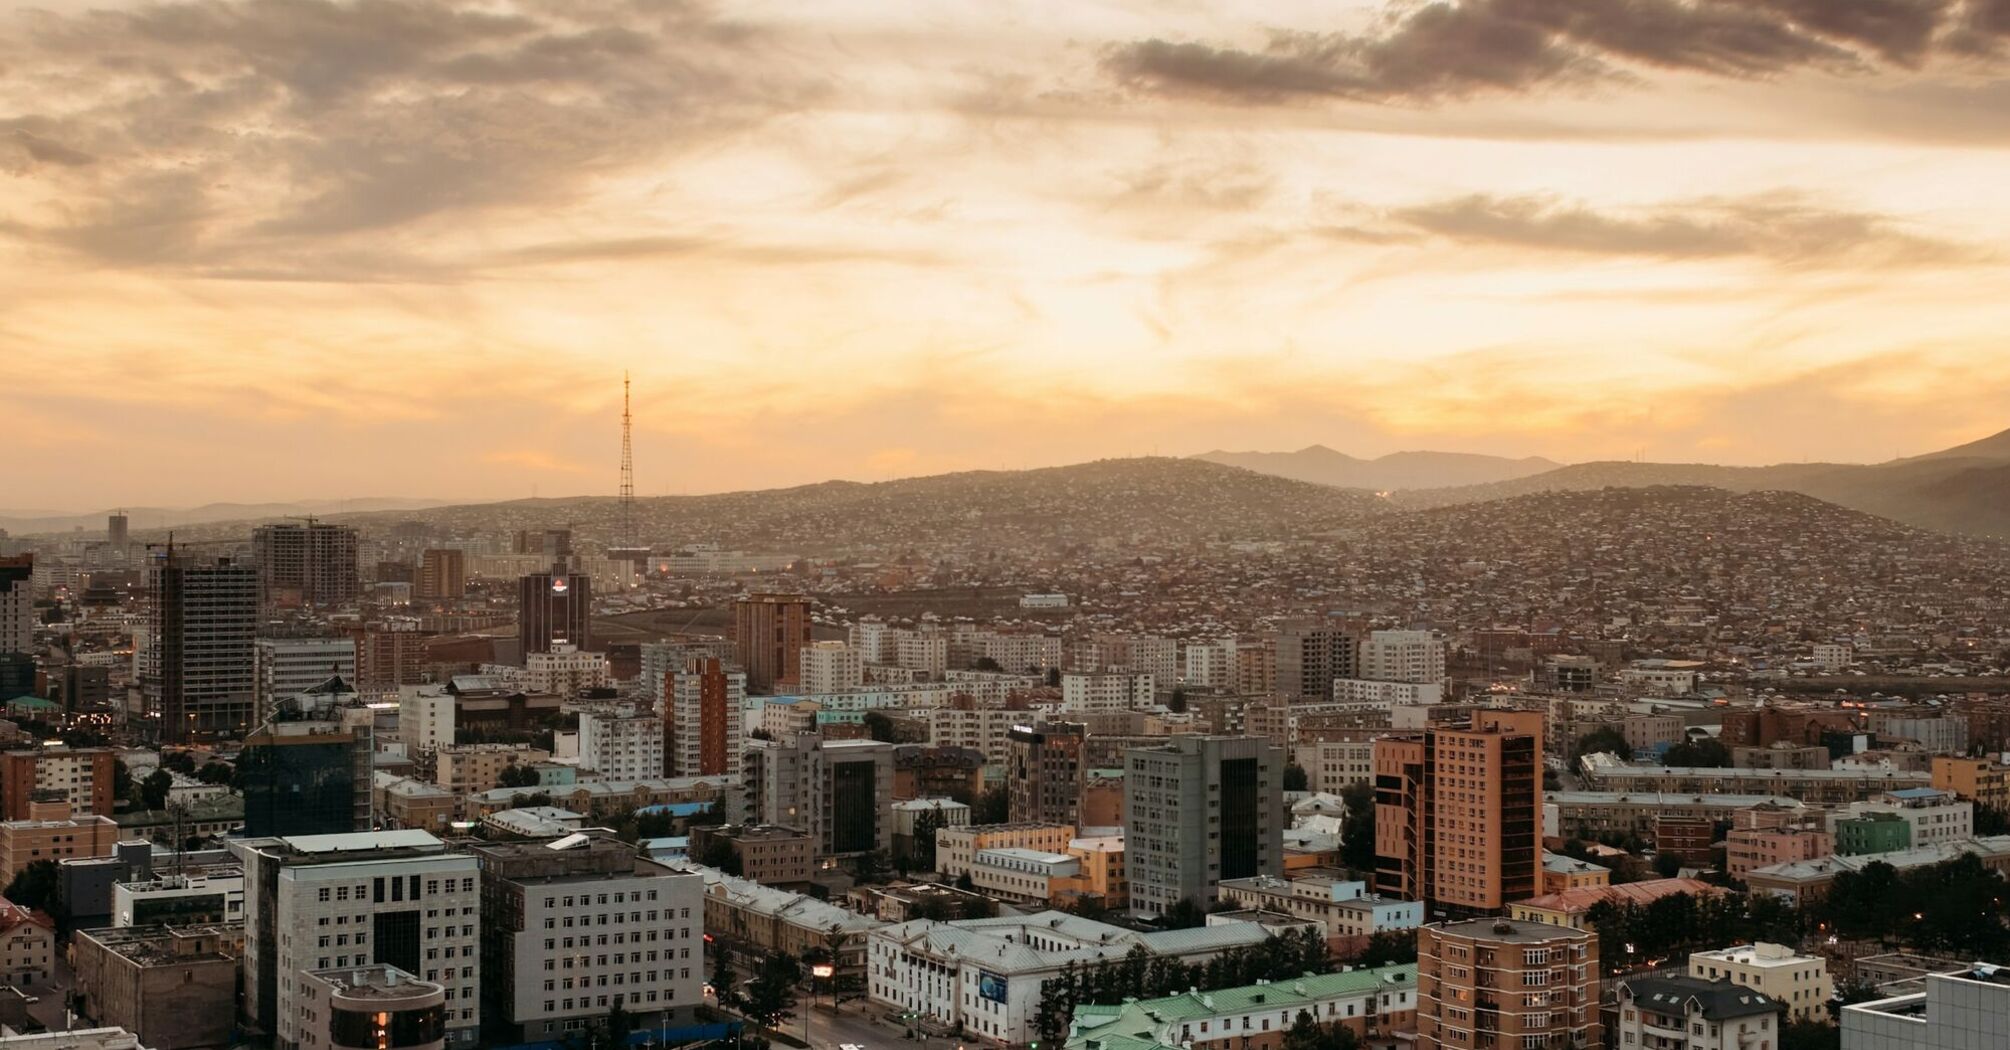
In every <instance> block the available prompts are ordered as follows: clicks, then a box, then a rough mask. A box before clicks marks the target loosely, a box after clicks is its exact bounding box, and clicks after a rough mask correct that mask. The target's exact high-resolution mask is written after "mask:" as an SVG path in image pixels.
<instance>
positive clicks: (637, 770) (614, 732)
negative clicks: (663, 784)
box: [579, 707, 663, 780]
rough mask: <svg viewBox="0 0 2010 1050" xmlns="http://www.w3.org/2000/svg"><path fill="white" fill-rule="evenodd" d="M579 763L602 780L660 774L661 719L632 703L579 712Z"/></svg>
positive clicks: (644, 777)
mask: <svg viewBox="0 0 2010 1050" xmlns="http://www.w3.org/2000/svg"><path fill="white" fill-rule="evenodd" d="M579 764H580V765H581V766H583V767H585V768H587V769H591V770H593V771H594V772H596V773H598V774H600V776H601V779H603V780H648V779H652V778H656V777H661V776H662V775H663V720H662V719H660V718H658V717H656V716H655V715H652V714H649V713H648V712H646V711H640V710H637V709H635V708H632V707H623V708H621V709H618V710H614V711H591V712H584V713H582V714H581V715H580V716H579Z"/></svg>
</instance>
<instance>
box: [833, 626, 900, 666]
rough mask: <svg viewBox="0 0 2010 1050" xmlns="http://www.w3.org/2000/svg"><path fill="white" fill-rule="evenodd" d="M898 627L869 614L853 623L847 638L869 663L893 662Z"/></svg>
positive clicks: (860, 655) (847, 632) (860, 656)
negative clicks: (894, 642) (894, 640)
mask: <svg viewBox="0 0 2010 1050" xmlns="http://www.w3.org/2000/svg"><path fill="white" fill-rule="evenodd" d="M897 630H898V628H896V627H894V626H893V625H892V624H890V623H887V622H886V621H885V620H881V619H878V618H876V617H872V616H867V617H865V618H863V619H861V620H859V621H858V622H857V623H854V624H852V625H851V629H850V630H849V631H846V632H845V640H846V641H848V642H850V643H851V647H852V648H854V649H857V650H858V655H859V659H861V660H864V661H865V662H866V663H869V664H890V663H892V662H893V638H894V632H895V631H897Z"/></svg>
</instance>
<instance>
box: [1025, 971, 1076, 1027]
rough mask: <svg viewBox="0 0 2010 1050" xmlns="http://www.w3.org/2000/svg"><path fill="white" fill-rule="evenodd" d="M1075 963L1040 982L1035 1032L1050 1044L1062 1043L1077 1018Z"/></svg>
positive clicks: (1034, 1022)
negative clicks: (1059, 973)
mask: <svg viewBox="0 0 2010 1050" xmlns="http://www.w3.org/2000/svg"><path fill="white" fill-rule="evenodd" d="M1074 968H1075V964H1074V963H1069V964H1068V968H1067V969H1066V970H1064V971H1062V974H1061V976H1059V977H1050V978H1048V979H1047V980H1044V981H1041V982H1040V1003H1039V1006H1037V1007H1036V1008H1035V1009H1034V1011H1033V1033H1034V1035H1035V1036H1036V1037H1038V1039H1039V1041H1040V1042H1042V1043H1046V1044H1048V1045H1050V1046H1055V1047H1058V1046H1060V1045H1061V1038H1062V1037H1063V1036H1065V1035H1067V1034H1068V1026H1069V1025H1070V1024H1071V1023H1072V1022H1073V1021H1074V1019H1075V973H1074Z"/></svg>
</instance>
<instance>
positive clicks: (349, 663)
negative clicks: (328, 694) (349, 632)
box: [253, 638, 356, 720]
mask: <svg viewBox="0 0 2010 1050" xmlns="http://www.w3.org/2000/svg"><path fill="white" fill-rule="evenodd" d="M253 651H254V652H256V653H257V655H258V717H259V718H260V719H261V720H263V719H264V718H265V717H266V715H268V714H270V713H271V712H272V707H273V705H274V704H275V703H277V702H278V701H281V700H286V699H290V698H293V697H297V696H299V695H300V694H302V693H305V692H306V691H308V690H309V689H312V688H314V687H315V686H317V685H320V684H321V683H323V682H326V681H327V680H328V679H330V678H334V677H340V678H342V679H344V680H346V681H350V682H354V681H355V680H356V640H355V639H354V638H260V639H258V642H257V644H256V646H255V647H254V650H253Z"/></svg>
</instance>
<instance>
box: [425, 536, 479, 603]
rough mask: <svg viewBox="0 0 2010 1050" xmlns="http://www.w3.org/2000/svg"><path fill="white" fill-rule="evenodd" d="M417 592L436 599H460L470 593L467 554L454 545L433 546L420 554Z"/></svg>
mask: <svg viewBox="0 0 2010 1050" xmlns="http://www.w3.org/2000/svg"><path fill="white" fill-rule="evenodd" d="M418 584H419V586H418V588H417V594H418V596H419V597H420V598H427V599H433V600H436V601H442V600H443V601H458V600H460V599H462V598H465V597H467V593H468V560H467V554H466V553H465V552H463V551H461V550H459V549H457V548H453V547H433V548H429V549H428V550H427V551H426V552H425V553H424V554H421V555H419V579H418Z"/></svg>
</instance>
